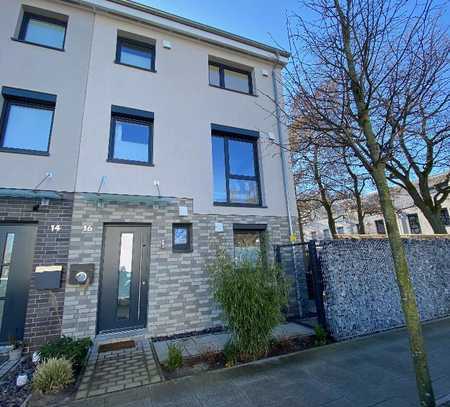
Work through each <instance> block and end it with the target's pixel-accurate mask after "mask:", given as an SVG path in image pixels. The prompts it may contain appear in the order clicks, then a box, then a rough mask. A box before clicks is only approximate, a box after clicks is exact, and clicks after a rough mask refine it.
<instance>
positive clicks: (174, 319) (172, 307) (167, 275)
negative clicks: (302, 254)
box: [63, 195, 289, 337]
mask: <svg viewBox="0 0 450 407" xmlns="http://www.w3.org/2000/svg"><path fill="white" fill-rule="evenodd" d="M179 205H183V206H187V207H188V209H189V216H188V217H180V216H179V212H178V207H179ZM216 222H221V223H223V225H224V231H223V232H215V228H214V225H215V223H216ZM104 223H145V224H150V225H151V254H150V270H149V296H148V298H149V304H148V321H147V332H148V335H149V336H152V337H155V336H166V335H173V334H179V333H185V332H192V331H200V330H203V329H208V328H213V327H216V326H220V325H221V324H222V322H221V321H220V312H219V310H218V308H217V306H216V305H215V304H214V301H213V298H212V293H211V290H210V286H209V275H208V272H207V264H208V262H210V261H211V260H212V259H213V258H214V255H215V253H216V250H217V248H218V247H221V248H225V249H228V250H232V248H233V224H234V223H243V224H244V223H247V224H252V223H255V224H267V232H268V237H269V239H270V245H273V244H283V243H284V244H286V243H288V242H289V229H288V222H287V218H282V217H267V216H235V215H227V216H224V215H200V214H195V213H193V202H192V200H190V199H175V198H173V199H172V202H170V203H161V204H148V205H146V204H143V203H139V204H131V203H119V202H105V204H104V206H103V207H99V206H98V205H97V204H96V203H95V202H90V201H86V200H84V199H83V198H81V197H80V196H79V195H76V198H75V203H74V212H73V224H72V235H71V242H70V252H69V263H71V264H74V263H94V264H95V275H94V280H93V284H91V285H90V286H88V287H85V288H83V287H79V286H72V285H69V284H67V286H66V295H65V301H64V316H63V334H65V335H68V336H74V337H83V336H92V337H93V336H95V335H96V323H97V300H98V293H99V274H100V267H101V256H102V241H103V225H104ZM173 223H192V231H193V232H192V236H193V251H192V253H173V252H172V224H173ZM86 224H90V225H92V227H93V229H92V231H91V232H89V233H86V232H83V225H86ZM162 241H164V242H165V244H164V245H162ZM163 246H164V247H163ZM269 253H270V254H271V255H272V254H273V253H272V251H271V250H269Z"/></svg>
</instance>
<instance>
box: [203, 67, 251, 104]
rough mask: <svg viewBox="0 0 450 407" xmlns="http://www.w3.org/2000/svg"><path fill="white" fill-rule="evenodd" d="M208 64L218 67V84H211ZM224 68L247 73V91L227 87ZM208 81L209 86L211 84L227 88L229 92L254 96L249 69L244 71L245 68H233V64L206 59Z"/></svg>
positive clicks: (219, 87) (214, 86) (215, 86)
mask: <svg viewBox="0 0 450 407" xmlns="http://www.w3.org/2000/svg"><path fill="white" fill-rule="evenodd" d="M210 65H212V66H215V67H217V68H219V84H220V85H219V86H218V85H214V84H212V83H211V81H210V80H209V67H210ZM225 70H227V71H232V72H237V73H240V74H244V75H247V78H248V90H249V91H248V92H243V91H240V90H236V89H230V88H227V87H226V86H225V72H224V71H225ZM208 83H209V86H212V87H213V88H218V89H225V90H229V91H231V92H236V93H240V94H242V95H250V96H255V93H254V86H253V75H252V72H251V71H246V70H245V69H239V68H235V67H233V66H230V65H227V64H223V63H221V62H215V61H208Z"/></svg>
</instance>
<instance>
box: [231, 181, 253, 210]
mask: <svg viewBox="0 0 450 407" xmlns="http://www.w3.org/2000/svg"><path fill="white" fill-rule="evenodd" d="M230 201H231V202H234V203H245V204H255V205H256V204H258V201H259V200H258V185H257V183H256V181H248V180H242V179H230Z"/></svg>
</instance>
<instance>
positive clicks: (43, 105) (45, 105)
mask: <svg viewBox="0 0 450 407" xmlns="http://www.w3.org/2000/svg"><path fill="white" fill-rule="evenodd" d="M2 95H3V98H4V103H3V112H2V116H1V117H2V119H1V131H0V149H1V150H3V151H9V152H19V153H20V152H24V153H32V154H40V155H47V154H48V151H49V146H50V135H51V132H52V125H53V115H54V111H55V104H56V96H54V95H49V94H47V93H40V92H32V91H27V90H21V89H15V88H8V87H4V88H3V89H2Z"/></svg>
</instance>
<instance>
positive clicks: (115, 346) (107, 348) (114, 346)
mask: <svg viewBox="0 0 450 407" xmlns="http://www.w3.org/2000/svg"><path fill="white" fill-rule="evenodd" d="M135 345H136V344H135V343H134V341H122V342H114V343H105V344H104V345H100V346H99V347H98V352H99V353H102V352H112V351H115V350H121V349H130V348H134V347H135Z"/></svg>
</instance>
